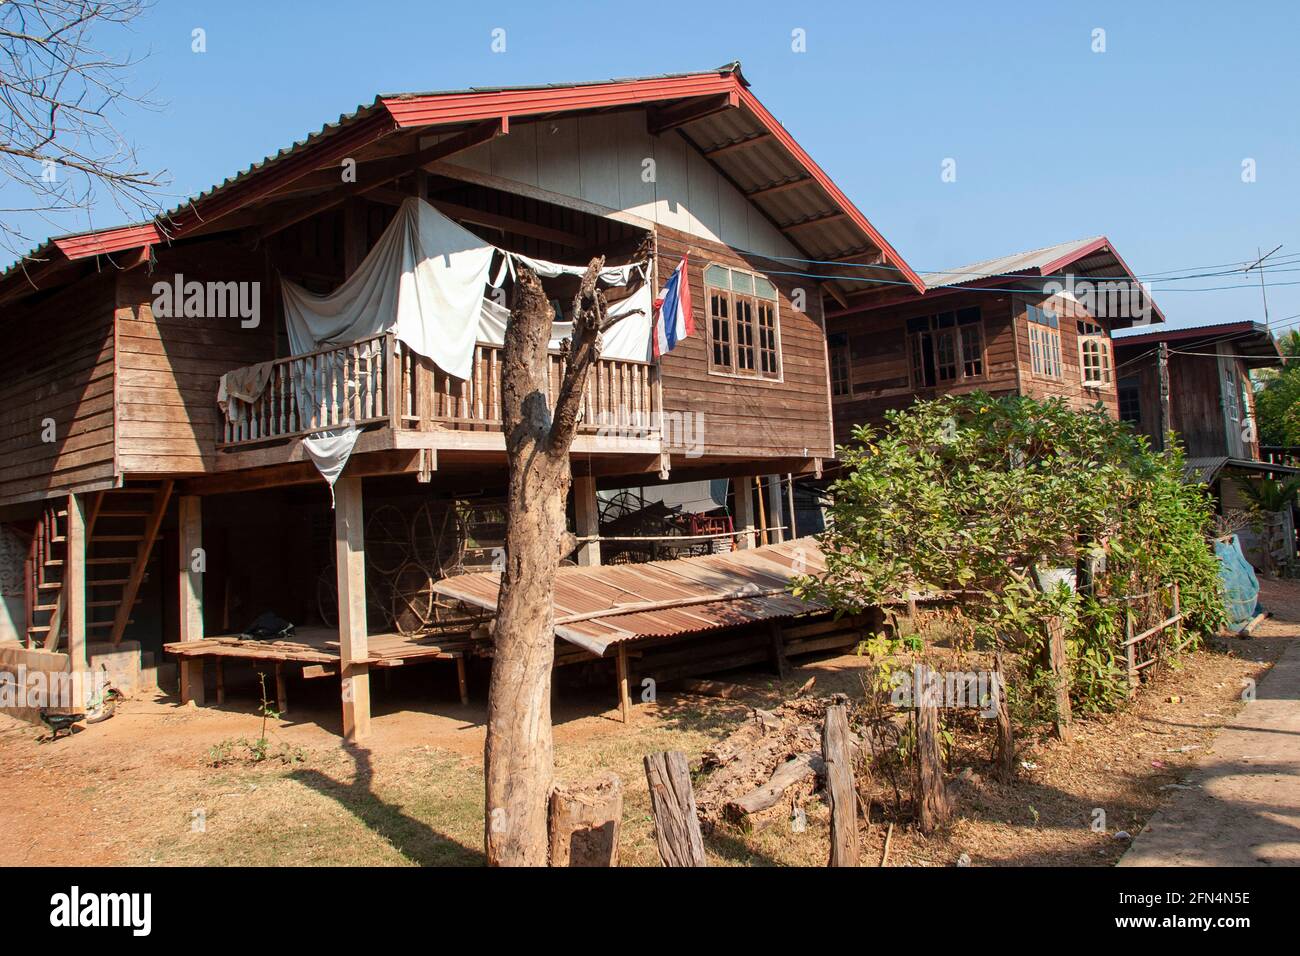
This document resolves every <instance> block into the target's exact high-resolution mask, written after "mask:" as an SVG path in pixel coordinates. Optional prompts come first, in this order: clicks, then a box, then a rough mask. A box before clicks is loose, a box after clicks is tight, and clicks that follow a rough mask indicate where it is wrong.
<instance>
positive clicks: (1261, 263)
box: [1241, 242, 1282, 327]
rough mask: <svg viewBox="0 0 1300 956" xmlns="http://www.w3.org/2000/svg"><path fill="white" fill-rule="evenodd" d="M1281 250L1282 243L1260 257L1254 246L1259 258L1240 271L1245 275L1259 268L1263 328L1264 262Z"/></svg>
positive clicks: (1264, 297) (1266, 316) (1265, 322)
mask: <svg viewBox="0 0 1300 956" xmlns="http://www.w3.org/2000/svg"><path fill="white" fill-rule="evenodd" d="M1281 248H1282V243H1280V242H1279V243H1278V244H1277V245H1276V246H1274V247H1273V249H1272V251H1271V252H1269V253H1268V255H1263V256H1260V255H1259V246H1256V247H1255V255H1257V256H1259V258H1258V259H1256V260H1255V261H1254V262H1252V263H1251V264H1250V265H1248V266H1246V268H1245V269H1243V270H1241V271H1242V272H1243V273H1246V272H1249V271H1250V270H1251V269H1254V268H1255V267H1256V266H1258V267H1259V295H1260V298H1261V299H1263V300H1264V325H1265V327H1267V326H1268V293H1267V292H1266V291H1265V289H1264V260H1265V259H1267V258H1268V257H1269V256H1271V255H1272V254H1273V253H1274V252H1277V250H1278V249H1281Z"/></svg>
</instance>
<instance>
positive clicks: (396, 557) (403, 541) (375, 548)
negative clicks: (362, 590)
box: [366, 505, 411, 574]
mask: <svg viewBox="0 0 1300 956" xmlns="http://www.w3.org/2000/svg"><path fill="white" fill-rule="evenodd" d="M410 550H411V529H410V528H409V527H408V526H407V522H406V518H404V517H403V516H402V513H401V512H400V511H398V510H397V509H396V508H394V507H393V506H392V505H381V506H379V507H378V508H376V509H375V510H374V511H372V512H371V513H370V518H369V519H368V520H367V521H366V564H367V565H369V567H370V568H373V569H374V570H375V571H378V572H379V573H380V574H396V573H397V572H398V570H399V569H400V568H401V567H402V565H403V564H405V563H406V561H407V559H408V558H409V557H410Z"/></svg>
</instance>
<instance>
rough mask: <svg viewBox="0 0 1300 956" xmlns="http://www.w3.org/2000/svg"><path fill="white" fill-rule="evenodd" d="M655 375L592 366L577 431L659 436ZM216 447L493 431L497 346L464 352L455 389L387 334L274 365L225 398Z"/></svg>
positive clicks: (497, 418)
mask: <svg viewBox="0 0 1300 956" xmlns="http://www.w3.org/2000/svg"><path fill="white" fill-rule="evenodd" d="M548 371H549V375H548V377H547V386H548V387H547V399H548V401H549V402H551V403H552V404H553V403H554V401H555V396H556V394H557V393H558V391H559V387H560V381H561V378H562V376H563V374H564V362H563V360H562V358H561V356H560V355H559V354H558V353H554V352H553V353H551V355H550V358H549V368H548ZM656 374H657V373H656V368H655V366H654V365H652V364H650V363H649V362H636V361H628V360H623V359H602V360H600V361H599V362H597V363H596V366H595V367H593V368H592V370H591V372H590V373H589V375H588V379H587V389H586V391H585V393H584V394H583V414H582V421H581V423H580V430H581V431H582V432H584V433H587V434H593V433H595V434H607V435H611V436H615V437H621V438H647V439H652V438H657V437H659V435H660V422H659V395H658V387H657V381H656ZM228 407H229V410H230V412H229V414H228V415H227V416H225V417H223V420H222V434H221V436H220V438H219V440H218V445H219V447H223V448H230V447H238V446H243V445H252V444H260V443H264V442H272V441H277V440H282V439H288V438H295V437H300V436H302V435H307V434H310V433H312V432H316V431H320V430H322V429H327V428H334V427H338V426H340V425H342V424H344V423H345V422H346V421H348V420H349V419H350V420H351V421H353V422H354V423H356V424H357V425H359V426H361V425H373V424H377V423H382V424H383V425H385V426H387V427H390V428H400V429H408V430H417V431H429V430H435V429H451V430H458V431H500V430H501V346H499V345H488V344H484V343H480V344H478V345H476V346H475V347H474V364H473V371H472V373H471V375H470V377H469V378H466V379H459V378H456V377H454V376H451V375H448V374H447V373H446V372H444V371H442V370H441V369H440V368H438V367H437V366H436V365H434V364H433V362H432V361H431V360H430V359H427V358H425V357H423V356H420V355H415V354H413V353H412V352H411V351H410V350H409V349H400V348H399V347H398V345H397V342H396V338H395V337H394V336H393V335H392V334H391V333H390V334H387V335H379V336H375V337H373V338H370V339H365V340H363V341H360V342H353V343H351V344H349V345H342V346H336V347H333V348H328V349H320V350H318V351H316V352H311V353H308V354H306V355H297V356H294V357H292V358H285V359H277V360H276V361H274V362H272V363H271V365H270V369H269V375H268V378H267V383H266V387H265V388H264V389H263V391H262V393H261V394H260V395H259V396H258V398H257V399H256V400H255V401H253V402H243V401H241V400H239V399H235V398H231V399H229V401H228Z"/></svg>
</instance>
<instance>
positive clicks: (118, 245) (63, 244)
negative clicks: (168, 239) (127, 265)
mask: <svg viewBox="0 0 1300 956" xmlns="http://www.w3.org/2000/svg"><path fill="white" fill-rule="evenodd" d="M53 242H54V245H55V247H56V248H57V249H58V250H59V251H60V252H62V253H63V254H64V255H65V256H67V257H68V258H69V259H88V258H89V257H91V256H101V255H109V254H111V253H114V252H124V251H126V250H127V249H138V248H139V247H141V246H146V247H147V246H154V245H157V244H158V243H160V242H162V235H161V233H159V232H158V227H157V226H155V225H154V224H153V223H151V222H150V223H145V224H144V225H142V226H120V227H117V228H115V229H102V230H100V231H99V232H86V233H82V234H81V235H77V236H64V237H63V238H62V239H55V240H53Z"/></svg>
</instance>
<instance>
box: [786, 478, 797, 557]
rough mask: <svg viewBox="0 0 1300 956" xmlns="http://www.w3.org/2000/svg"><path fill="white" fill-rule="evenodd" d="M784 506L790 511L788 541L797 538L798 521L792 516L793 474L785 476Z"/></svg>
mask: <svg viewBox="0 0 1300 956" xmlns="http://www.w3.org/2000/svg"><path fill="white" fill-rule="evenodd" d="M785 506H786V508H788V509H789V511H790V540H791V541H793V540H794V539H795V538H797V537H799V521H798V519H796V518H795V516H794V473H793V472H789V473H787V474H786V476H785Z"/></svg>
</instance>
